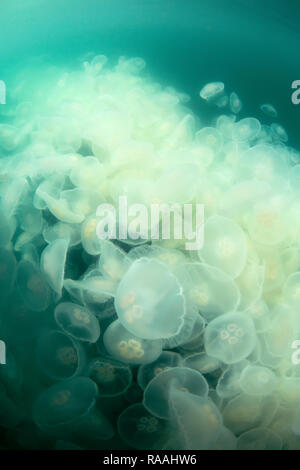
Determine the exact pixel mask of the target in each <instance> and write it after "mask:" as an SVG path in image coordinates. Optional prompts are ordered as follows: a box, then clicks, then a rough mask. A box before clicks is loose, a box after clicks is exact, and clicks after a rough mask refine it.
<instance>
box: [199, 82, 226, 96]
mask: <svg viewBox="0 0 300 470" xmlns="http://www.w3.org/2000/svg"><path fill="white" fill-rule="evenodd" d="M223 91H224V83H222V82H211V83H207V84H206V85H205V86H204V87H203V88H202V89H201V91H200V97H201V98H202V99H203V100H206V101H210V100H212V99H215V98H216V97H218V96H219V95H220V94H221V93H223Z"/></svg>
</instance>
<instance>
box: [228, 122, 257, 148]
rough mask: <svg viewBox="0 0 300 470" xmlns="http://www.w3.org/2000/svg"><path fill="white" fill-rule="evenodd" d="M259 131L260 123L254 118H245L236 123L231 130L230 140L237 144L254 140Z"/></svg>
mask: <svg viewBox="0 0 300 470" xmlns="http://www.w3.org/2000/svg"><path fill="white" fill-rule="evenodd" d="M260 129H261V124H260V122H259V121H258V120H257V119H255V118H245V119H241V120H240V121H238V122H237V123H236V124H235V125H234V126H233V129H232V138H233V140H235V141H237V142H246V141H251V140H254V139H255V138H256V137H257V136H258V134H259V132H260Z"/></svg>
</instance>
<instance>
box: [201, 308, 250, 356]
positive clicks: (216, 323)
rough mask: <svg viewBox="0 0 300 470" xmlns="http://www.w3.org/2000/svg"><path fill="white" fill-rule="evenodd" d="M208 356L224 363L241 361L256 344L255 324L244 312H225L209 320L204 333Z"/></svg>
mask: <svg viewBox="0 0 300 470" xmlns="http://www.w3.org/2000/svg"><path fill="white" fill-rule="evenodd" d="M204 344H205V350H206V352H207V354H208V355H209V356H212V357H215V358H217V359H219V360H220V361H222V362H225V363H226V364H234V363H235V362H239V361H242V360H243V359H245V358H246V357H248V356H249V354H251V352H252V351H253V350H254V348H255V345H256V333H255V326H254V323H253V320H252V318H251V317H249V316H248V315H246V314H245V313H238V312H236V313H226V314H225V315H221V316H220V317H218V318H215V319H214V320H213V321H212V322H210V323H209V324H208V326H207V328H206V330H205V333H204Z"/></svg>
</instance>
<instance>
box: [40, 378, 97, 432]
mask: <svg viewBox="0 0 300 470" xmlns="http://www.w3.org/2000/svg"><path fill="white" fill-rule="evenodd" d="M96 398H97V386H96V384H95V383H94V382H93V381H92V380H91V379H89V378H87V377H74V378H72V379H67V380H63V381H61V382H59V383H58V384H55V385H53V386H52V387H50V388H47V389H46V390H44V391H43V392H42V393H41V394H40V396H39V397H38V398H37V400H36V402H35V404H34V408H33V418H34V421H35V423H36V425H37V426H38V427H39V428H41V429H42V430H43V431H45V432H48V433H55V434H56V435H60V434H61V433H63V434H64V433H65V432H70V431H72V432H74V430H75V429H76V426H79V425H80V421H81V419H82V418H84V416H85V415H87V414H88V413H89V412H90V411H91V409H93V408H94V407H95V404H96Z"/></svg>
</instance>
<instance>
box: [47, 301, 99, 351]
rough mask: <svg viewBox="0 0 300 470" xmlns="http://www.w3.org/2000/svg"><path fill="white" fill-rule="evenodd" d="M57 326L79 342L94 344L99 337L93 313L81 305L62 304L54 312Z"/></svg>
mask: <svg viewBox="0 0 300 470" xmlns="http://www.w3.org/2000/svg"><path fill="white" fill-rule="evenodd" d="M54 316H55V320H56V323H57V324H58V326H59V327H60V328H61V329H62V330H63V331H64V332H65V333H67V334H68V335H70V336H72V337H73V338H75V339H77V340H79V341H87V342H89V343H95V342H96V341H97V340H98V338H99V336H100V325H99V322H98V320H97V318H96V317H95V315H94V314H93V313H91V312H90V311H89V310H88V309H87V308H85V307H82V306H81V305H78V304H75V303H71V302H62V303H60V304H58V305H57V307H56V309H55V312H54Z"/></svg>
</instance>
